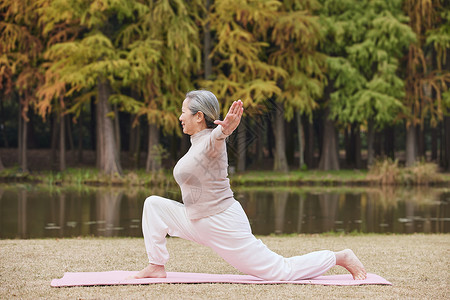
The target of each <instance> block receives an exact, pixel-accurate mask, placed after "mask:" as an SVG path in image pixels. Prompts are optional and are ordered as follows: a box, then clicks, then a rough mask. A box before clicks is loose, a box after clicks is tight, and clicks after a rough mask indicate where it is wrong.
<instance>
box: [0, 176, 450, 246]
mask: <svg viewBox="0 0 450 300" xmlns="http://www.w3.org/2000/svg"><path fill="white" fill-rule="evenodd" d="M234 192H235V198H236V199H237V200H238V201H239V202H240V203H241V204H242V206H243V207H244V210H245V211H246V213H247V215H248V217H249V220H250V223H251V225H252V229H253V233H254V234H257V235H268V234H290V233H309V234H311V233H323V232H331V231H332V232H353V231H357V232H363V233H371V232H373V233H414V232H423V233H449V232H450V205H449V203H450V189H448V188H447V189H445V188H392V187H390V188H360V187H348V188H318V187H315V188H312V187H307V188H274V187H271V188H261V187H258V188H249V189H235V190H234ZM152 194H155V195H160V196H163V197H167V198H171V199H175V200H179V199H180V198H181V195H180V192H179V191H178V190H177V189H173V190H171V189H168V190H164V191H161V190H149V189H143V188H136V187H127V188H105V187H102V188H86V187H78V188H55V187H42V186H34V185H6V184H4V185H0V238H1V239H7V238H44V237H75V236H122V237H141V236H142V231H141V214H142V207H143V204H144V200H145V198H146V197H147V196H149V195H152Z"/></svg>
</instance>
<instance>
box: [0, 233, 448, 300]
mask: <svg viewBox="0 0 450 300" xmlns="http://www.w3.org/2000/svg"><path fill="white" fill-rule="evenodd" d="M259 238H261V239H262V240H263V242H264V243H265V244H266V245H267V246H268V247H269V248H271V249H272V250H274V251H275V252H277V253H280V254H282V255H284V256H293V255H298V254H304V253H307V252H310V251H314V250H321V249H330V250H333V251H338V250H341V249H344V248H352V249H353V250H354V251H355V253H356V254H357V255H358V256H359V257H360V259H361V261H362V262H363V263H364V265H365V266H366V269H367V270H368V272H371V273H376V274H378V275H381V276H382V277H384V278H386V279H387V280H389V281H390V282H392V284H393V286H377V285H373V286H353V287H352V286H345V287H337V286H312V285H291V284H281V285H243V284H157V285H141V286H139V285H135V286H95V287H73V288H51V287H50V282H51V280H52V279H54V278H60V277H62V276H63V273H64V272H100V271H110V270H138V269H140V268H142V267H144V266H145V264H146V255H145V247H144V241H143V239H142V238H73V239H43V240H0V252H1V264H0V298H3V299H11V298H21V299H161V298H162V299H230V298H235V299H299V298H301V299H322V298H325V299H343V298H367V299H449V296H450V290H449V289H448V286H449V282H450V281H449V280H450V275H449V272H448V270H449V269H450V268H449V267H450V260H449V256H448V249H449V248H450V235H449V234H431V235H424V234H413V235H376V234H371V235H356V236H353V235H334V234H322V235H301V236H299V235H290V236H267V237H266V236H264V237H259ZM167 246H168V249H169V252H170V255H171V259H170V260H169V262H168V264H167V265H166V268H167V270H168V271H177V272H204V273H221V274H225V273H232V274H238V272H237V271H236V270H235V269H234V268H232V267H231V266H230V265H228V264H227V263H226V262H224V261H223V260H222V259H221V258H220V257H218V256H217V255H216V254H215V253H213V252H212V251H211V250H210V249H209V248H206V247H203V246H200V245H198V244H195V243H192V242H188V241H185V240H182V239H177V238H169V239H168V240H167ZM342 273H346V271H345V270H344V269H343V268H340V267H335V268H332V269H331V270H330V271H329V273H328V274H342Z"/></svg>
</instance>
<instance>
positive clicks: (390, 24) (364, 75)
mask: <svg viewBox="0 0 450 300" xmlns="http://www.w3.org/2000/svg"><path fill="white" fill-rule="evenodd" d="M400 5H401V2H400V1H386V2H383V1H378V2H371V1H345V2H344V3H341V2H339V6H337V3H336V2H335V1H327V2H326V3H325V5H324V9H325V12H326V13H325V14H326V15H327V18H324V19H323V21H324V23H325V24H327V27H326V28H327V39H326V40H327V41H328V42H327V43H324V45H323V49H324V50H325V51H327V54H328V55H329V57H328V59H327V65H328V74H329V79H330V81H329V84H330V90H331V92H330V101H329V108H330V117H331V119H333V120H334V119H336V120H338V121H339V122H341V123H342V124H355V123H356V124H363V125H365V126H366V127H367V131H368V141H367V148H368V165H371V164H372V163H373V160H374V151H373V141H374V131H375V130H379V129H382V128H383V127H384V126H386V125H387V124H392V122H394V120H395V119H396V118H397V117H398V115H399V114H400V113H401V112H402V110H403V106H402V102H401V100H402V98H403V97H404V83H403V80H402V79H401V78H400V77H399V75H398V69H399V59H400V58H401V57H402V55H403V53H404V49H406V48H407V47H408V46H409V44H410V43H411V42H412V41H414V39H415V36H414V33H413V32H412V31H411V30H410V28H409V27H408V26H407V25H406V24H405V22H406V18H405V17H404V16H403V15H402V12H401V6H400ZM349 41H350V42H349Z"/></svg>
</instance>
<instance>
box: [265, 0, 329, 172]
mask: <svg viewBox="0 0 450 300" xmlns="http://www.w3.org/2000/svg"><path fill="white" fill-rule="evenodd" d="M317 7H318V2H317V1H283V2H282V5H281V7H280V9H279V11H278V13H277V14H276V19H275V21H274V25H273V28H272V31H271V37H270V41H271V43H272V47H270V48H269V51H268V53H269V57H268V61H269V63H270V64H271V65H273V66H277V67H281V68H283V70H285V71H286V73H287V74H288V75H287V76H284V77H283V78H281V79H280V80H278V81H277V83H278V86H279V87H280V90H281V91H282V92H281V93H280V94H278V95H277V97H276V101H277V103H278V105H277V107H278V111H277V112H276V114H275V129H274V130H275V140H276V148H275V163H274V170H278V171H288V169H289V168H288V165H287V159H286V151H285V144H286V141H285V135H284V118H286V119H287V120H288V121H290V120H292V118H293V117H294V112H297V114H299V115H305V116H307V117H308V118H311V117H312V112H313V110H314V109H316V108H317V107H318V104H317V103H316V100H317V99H319V98H320V97H321V96H322V93H323V82H324V80H325V74H324V62H325V60H324V59H325V57H324V56H323V55H322V54H321V53H319V52H318V51H317V46H318V43H319V41H320V38H321V34H320V29H319V28H320V24H319V22H318V21H319V20H318V18H317V17H316V16H314V15H312V12H314V11H316V9H317ZM297 124H300V125H301V122H297ZM298 135H299V136H301V135H303V130H302V127H301V126H298ZM299 141H300V139H299ZM301 149H302V145H300V143H299V150H300V151H301Z"/></svg>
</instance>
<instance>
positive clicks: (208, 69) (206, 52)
mask: <svg viewBox="0 0 450 300" xmlns="http://www.w3.org/2000/svg"><path fill="white" fill-rule="evenodd" d="M210 5H211V1H210V0H206V3H205V6H206V7H205V9H206V14H207V15H206V17H208V15H209V8H210ZM203 30H204V36H203V63H204V67H205V70H204V71H205V79H209V78H210V77H211V75H212V61H211V58H210V54H211V29H210V25H209V22H207V23H206V24H205V26H204V28H203Z"/></svg>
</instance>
